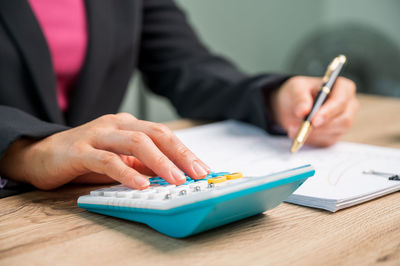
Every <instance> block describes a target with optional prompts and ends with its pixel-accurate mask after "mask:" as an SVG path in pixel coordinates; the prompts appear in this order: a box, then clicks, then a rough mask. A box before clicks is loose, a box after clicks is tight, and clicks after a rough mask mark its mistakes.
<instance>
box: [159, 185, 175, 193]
mask: <svg viewBox="0 0 400 266" xmlns="http://www.w3.org/2000/svg"><path fill="white" fill-rule="evenodd" d="M175 188H176V185H171V184H170V185H166V186H159V187H157V188H156V191H157V192H158V193H161V192H170V191H171V190H172V191H174V190H175Z"/></svg>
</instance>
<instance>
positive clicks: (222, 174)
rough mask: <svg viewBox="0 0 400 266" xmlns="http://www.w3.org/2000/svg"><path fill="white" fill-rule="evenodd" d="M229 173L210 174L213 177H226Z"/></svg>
mask: <svg viewBox="0 0 400 266" xmlns="http://www.w3.org/2000/svg"><path fill="white" fill-rule="evenodd" d="M229 174H230V173H229V172H217V173H210V175H211V177H217V176H224V175H229Z"/></svg>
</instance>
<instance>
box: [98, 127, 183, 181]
mask: <svg viewBox="0 0 400 266" xmlns="http://www.w3.org/2000/svg"><path fill="white" fill-rule="evenodd" d="M93 146H94V147H95V148H97V149H104V150H107V151H111V152H113V153H117V154H123V155H132V156H135V157H136V158H137V159H138V160H140V161H141V162H142V163H143V164H144V165H146V166H147V167H148V168H150V169H151V170H152V171H153V172H154V173H155V174H157V175H158V176H160V177H162V178H163V179H165V180H166V181H167V182H169V183H171V184H177V185H178V184H182V183H184V182H185V181H186V177H185V175H184V174H183V173H182V171H181V170H180V169H179V168H178V167H176V165H175V164H174V163H173V162H171V161H170V160H169V159H168V158H167V156H165V155H164V154H163V153H162V152H161V151H160V150H159V149H158V147H157V146H156V145H155V144H154V143H153V141H152V140H151V139H150V138H149V137H148V136H147V135H146V134H145V133H143V132H140V131H124V130H117V131H113V132H112V133H106V135H104V136H101V137H98V138H97V139H96V141H94V143H93Z"/></svg>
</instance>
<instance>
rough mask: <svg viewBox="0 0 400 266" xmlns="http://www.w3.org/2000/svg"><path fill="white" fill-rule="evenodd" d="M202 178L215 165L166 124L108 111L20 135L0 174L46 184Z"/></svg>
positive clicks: (48, 186)
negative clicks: (36, 135)
mask: <svg viewBox="0 0 400 266" xmlns="http://www.w3.org/2000/svg"><path fill="white" fill-rule="evenodd" d="M182 170H183V171H184V172H185V173H187V174H188V175H189V176H190V177H192V178H194V179H197V178H202V177H204V176H205V175H207V174H208V173H209V171H210V170H209V168H208V167H207V166H206V165H205V164H204V163H203V162H202V161H201V160H200V159H198V158H197V157H196V156H195V155H194V154H193V153H192V152H191V151H190V150H189V149H188V148H187V147H186V146H185V145H184V144H183V143H182V142H181V141H180V140H179V139H178V138H177V137H176V136H175V135H174V134H173V133H172V132H171V130H170V129H168V128H167V127H166V126H164V125H161V124H156V123H152V122H147V121H142V120H138V119H136V118H135V117H133V116H132V115H130V114H126V113H120V114H117V115H105V116H102V117H100V118H98V119H96V120H93V121H91V122H89V123H87V124H84V125H82V126H79V127H76V128H73V129H70V130H66V131H63V132H60V133H57V134H54V135H51V136H49V137H47V138H44V139H42V140H40V141H32V140H24V139H21V140H18V141H16V142H15V143H14V144H13V145H11V147H9V149H8V150H7V151H6V153H5V154H4V157H3V158H2V159H1V160H0V173H2V174H4V175H5V176H8V177H10V178H13V179H15V180H19V181H25V182H29V183H31V184H33V185H34V186H36V187H38V188H40V189H46V190H47V189H53V188H56V187H59V186H61V185H63V184H65V183H68V182H70V181H73V180H74V181H78V182H94V183H96V182H97V183H104V182H110V181H114V180H116V181H118V182H120V183H122V184H124V185H126V186H129V187H132V188H139V189H144V188H146V187H148V186H149V180H148V176H153V175H159V176H160V177H162V178H164V179H165V180H166V181H167V182H169V183H171V184H176V185H179V184H182V183H184V182H185V181H186V177H185V176H184V174H183V173H182Z"/></svg>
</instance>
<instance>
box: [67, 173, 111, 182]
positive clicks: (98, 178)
mask: <svg viewBox="0 0 400 266" xmlns="http://www.w3.org/2000/svg"><path fill="white" fill-rule="evenodd" d="M71 182H72V183H76V184H112V183H116V182H117V181H116V180H115V179H112V178H111V177H109V176H106V175H103V174H98V173H93V172H92V173H88V174H84V175H80V176H78V177H76V178H75V179H74V180H72V181H71Z"/></svg>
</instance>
